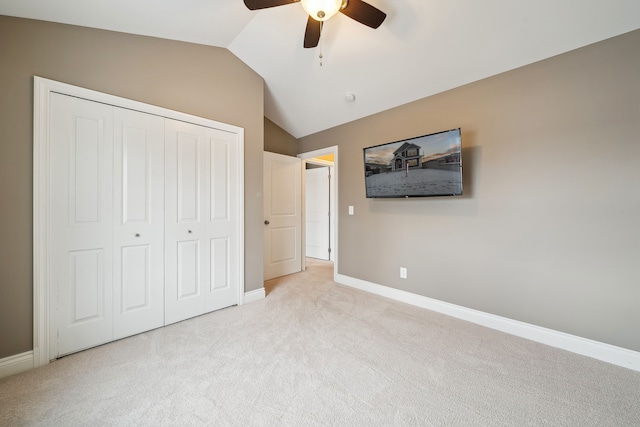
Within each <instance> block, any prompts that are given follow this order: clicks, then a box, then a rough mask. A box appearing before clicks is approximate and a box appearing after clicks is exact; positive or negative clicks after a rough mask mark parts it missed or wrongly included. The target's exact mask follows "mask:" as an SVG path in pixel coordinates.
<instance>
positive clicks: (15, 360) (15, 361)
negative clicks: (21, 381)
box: [0, 351, 33, 378]
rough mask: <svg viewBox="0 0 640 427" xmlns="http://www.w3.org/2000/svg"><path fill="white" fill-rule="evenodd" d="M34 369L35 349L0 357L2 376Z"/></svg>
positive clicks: (0, 374)
mask: <svg viewBox="0 0 640 427" xmlns="http://www.w3.org/2000/svg"><path fill="white" fill-rule="evenodd" d="M31 369H33V351H27V352H24V353H20V354H15V355H13V356H9V357H5V358H4V359H0V378H5V377H9V376H11V375H15V374H19V373H20V372H26V371H29V370H31Z"/></svg>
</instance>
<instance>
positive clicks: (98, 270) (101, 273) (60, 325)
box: [49, 94, 113, 359]
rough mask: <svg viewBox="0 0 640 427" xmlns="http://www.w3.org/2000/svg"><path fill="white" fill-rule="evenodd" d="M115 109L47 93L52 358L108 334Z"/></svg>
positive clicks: (104, 339)
mask: <svg viewBox="0 0 640 427" xmlns="http://www.w3.org/2000/svg"><path fill="white" fill-rule="evenodd" d="M112 129H113V110H112V107H110V106H106V105H103V104H97V103H94V102H90V101H86V100H82V99H78V98H74V97H70V96H66V95H60V94H52V95H51V115H50V128H49V139H50V159H49V161H50V186H51V187H50V188H51V193H50V200H49V205H50V215H51V217H50V221H51V224H52V227H51V242H50V245H51V265H50V268H51V270H50V274H51V284H52V289H51V295H52V297H51V298H50V301H51V307H50V309H51V313H53V315H52V317H51V318H50V319H51V322H50V334H51V336H53V337H57V338H58V339H57V340H55V342H52V343H51V345H50V353H49V357H50V358H51V359H53V358H56V357H59V356H62V355H64V354H68V353H72V352H75V351H78V350H82V349H85V348H88V347H92V346H95V345H98V344H102V343H105V342H108V341H110V340H111V339H112V336H113V330H112V318H113V316H112V292H111V280H112V267H113V266H112V264H113V262H112V261H113V242H112V236H111V223H112V213H111V205H112V202H113V198H112V176H113V175H112V169H113V163H112V155H113V133H112Z"/></svg>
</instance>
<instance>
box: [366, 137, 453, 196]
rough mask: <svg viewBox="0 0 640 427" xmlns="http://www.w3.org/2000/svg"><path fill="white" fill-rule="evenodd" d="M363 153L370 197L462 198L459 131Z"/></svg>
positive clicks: (396, 143)
mask: <svg viewBox="0 0 640 427" xmlns="http://www.w3.org/2000/svg"><path fill="white" fill-rule="evenodd" d="M363 151H364V182H365V188H366V193H367V198H380V197H430V196H461V195H462V144H461V141H460V128H458V129H451V130H447V131H444V132H438V133H432V134H429V135H422V136H417V137H415V138H410V139H403V140H401V141H396V142H388V143H386V144H381V145H376V146H373V147H367V148H364V150H363Z"/></svg>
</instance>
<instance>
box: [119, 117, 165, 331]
mask: <svg viewBox="0 0 640 427" xmlns="http://www.w3.org/2000/svg"><path fill="white" fill-rule="evenodd" d="M114 129H115V131H114V194H115V197H114V203H113V208H114V209H113V210H114V226H113V238H114V258H113V299H114V300H113V310H114V319H113V335H114V336H113V338H114V339H119V338H122V337H126V336H129V335H133V334H137V333H140V332H144V331H148V330H150V329H154V328H157V327H160V326H162V325H163V324H164V266H163V263H164V118H162V117H158V116H154V115H151V114H145V113H140V112H137V111H132V110H125V109H122V108H114Z"/></svg>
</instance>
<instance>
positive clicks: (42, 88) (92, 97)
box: [33, 76, 244, 368]
mask: <svg viewBox="0 0 640 427" xmlns="http://www.w3.org/2000/svg"><path fill="white" fill-rule="evenodd" d="M51 93H60V94H63V95H69V96H75V97H78V98H83V99H86V100H89V101H95V102H100V103H104V104H109V105H113V106H115V107H121V108H127V109H131V110H136V111H140V112H143V113H148V114H153V115H157V116H161V117H165V118H169V119H174V120H179V121H183V122H187V123H192V124H195V125H200V126H204V127H208V128H213V129H220V130H223V131H227V132H231V133H234V134H236V135H237V136H238V138H237V143H238V156H237V164H236V165H235V166H236V170H235V173H236V174H237V176H236V179H237V182H238V192H239V196H238V197H237V206H236V208H237V212H238V216H239V217H238V219H237V230H236V231H237V236H238V245H237V250H236V251H235V252H236V253H235V254H234V255H235V256H237V257H238V271H237V277H238V282H239V286H238V305H242V304H244V129H243V128H241V127H237V126H233V125H229V124H225V123H220V122H216V121H214V120H210V119H206V118H203V117H197V116H193V115H190V114H186V113H181V112H178V111H173V110H169V109H166V108H161V107H157V106H154V105H150V104H145V103H142V102H137V101H133V100H130V99H126V98H121V97H118V96H113V95H109V94H105V93H102V92H97V91H93V90H90V89H85V88H81V87H78V86H73V85H69V84H66V83H61V82H57V81H54V80H49V79H45V78H42V77H38V76H34V95H33V97H34V107H33V365H34V366H33V367H34V368H37V367H39V366H42V365H46V364H48V363H49V343H50V340H51V339H52V338H53V337H51V336H50V332H49V326H50V320H49V317H50V316H51V315H52V313H50V309H49V307H50V299H51V298H52V295H51V292H50V291H51V289H50V287H51V283H50V262H51V257H50V254H49V252H50V250H51V248H50V242H51V237H50V233H51V224H50V221H49V217H50V215H49V212H50V210H49V200H50V191H49V181H48V179H49V174H50V170H49V161H50V159H49V150H50V147H49V115H50V96H51Z"/></svg>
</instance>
